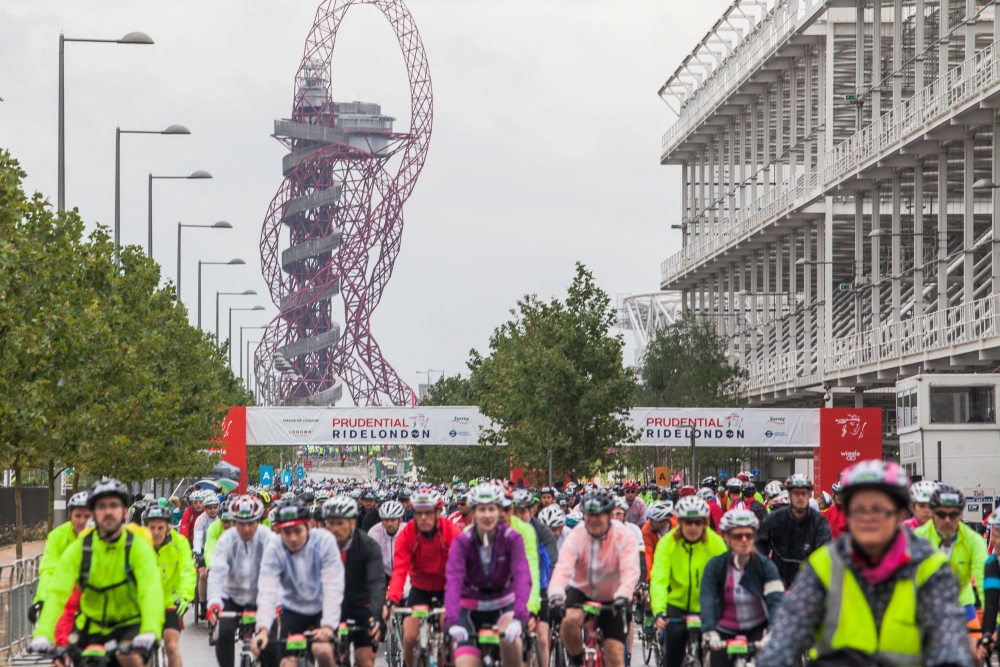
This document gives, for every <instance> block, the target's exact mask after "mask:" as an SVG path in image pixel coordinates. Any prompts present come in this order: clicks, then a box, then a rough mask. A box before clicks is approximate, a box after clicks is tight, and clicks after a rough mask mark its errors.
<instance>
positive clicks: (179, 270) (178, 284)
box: [177, 220, 233, 301]
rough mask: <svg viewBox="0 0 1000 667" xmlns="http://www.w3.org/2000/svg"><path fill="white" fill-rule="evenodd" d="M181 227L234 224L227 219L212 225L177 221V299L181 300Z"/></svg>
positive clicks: (217, 227) (223, 227)
mask: <svg viewBox="0 0 1000 667" xmlns="http://www.w3.org/2000/svg"><path fill="white" fill-rule="evenodd" d="M181 227H201V228H203V229H232V228H233V226H232V225H231V224H229V223H228V222H226V221H225V220H219V221H218V222H216V223H214V224H211V225H184V224H181V223H179V222H178V223H177V300H178V301H181Z"/></svg>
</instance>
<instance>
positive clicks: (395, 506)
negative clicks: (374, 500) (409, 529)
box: [378, 500, 403, 520]
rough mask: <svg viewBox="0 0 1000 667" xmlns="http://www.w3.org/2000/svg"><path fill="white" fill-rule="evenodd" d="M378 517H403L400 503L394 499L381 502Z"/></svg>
mask: <svg viewBox="0 0 1000 667" xmlns="http://www.w3.org/2000/svg"><path fill="white" fill-rule="evenodd" d="M378 517H379V518H380V519H383V520H384V519H402V518H403V506H402V505H400V504H399V503H398V502H396V501H395V500H387V501H386V502H384V503H382V506H381V507H379V508H378Z"/></svg>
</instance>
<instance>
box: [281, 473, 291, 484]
mask: <svg viewBox="0 0 1000 667" xmlns="http://www.w3.org/2000/svg"><path fill="white" fill-rule="evenodd" d="M281 483H282V484H286V485H287V484H291V483H292V471H291V470H282V471H281Z"/></svg>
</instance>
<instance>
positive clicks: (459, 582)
mask: <svg viewBox="0 0 1000 667" xmlns="http://www.w3.org/2000/svg"><path fill="white" fill-rule="evenodd" d="M503 500H504V491H503V488H502V487H499V486H493V485H491V484H480V485H478V486H476V487H475V488H474V489H473V490H472V491H470V492H469V504H470V505H471V506H472V508H473V510H472V515H473V520H472V524H471V527H470V529H469V530H467V531H465V532H463V533H462V534H461V535H459V536H458V537H457V538H455V541H454V542H453V543H452V545H451V550H450V551H449V553H448V567H447V583H446V584H445V605H444V606H445V609H446V610H447V611H446V612H445V617H444V626H445V628H447V630H448V634H449V635H450V636H451V638H452V640H453V641H454V646H455V666H456V667H479V665H481V664H482V653H481V652H480V650H479V648H478V646H477V636H478V632H479V630H480V629H482V628H491V627H493V626H497V628H498V629H499V631H500V632H501V633H503V641H502V642H501V643H500V657H501V661H502V663H503V664H504V665H505V667H521V632H522V631H523V629H524V628H525V627H527V625H528V619H529V613H528V595H529V593H530V591H531V576H530V574H529V572H528V561H527V554H526V551H525V546H524V540H523V538H522V537H521V535H520V533H518V532H517V531H516V530H514V529H513V528H512V527H511V526H509V525H507V524H504V523H502V522H501V521H500V507H501V505H502V504H503ZM538 634H539V637H541V634H542V633H541V631H540V630H539V633H538ZM542 664H543V665H545V664H547V663H546V662H545V661H544V660H543V661H542Z"/></svg>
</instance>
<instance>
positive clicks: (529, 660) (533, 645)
mask: <svg viewBox="0 0 1000 667" xmlns="http://www.w3.org/2000/svg"><path fill="white" fill-rule="evenodd" d="M525 629H527V628H525ZM521 660H522V661H523V662H524V665H525V667H544V666H543V665H542V645H541V644H540V643H539V641H538V635H537V634H536V633H534V632H528V633H527V634H525V635H524V637H523V641H522V642H521Z"/></svg>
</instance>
